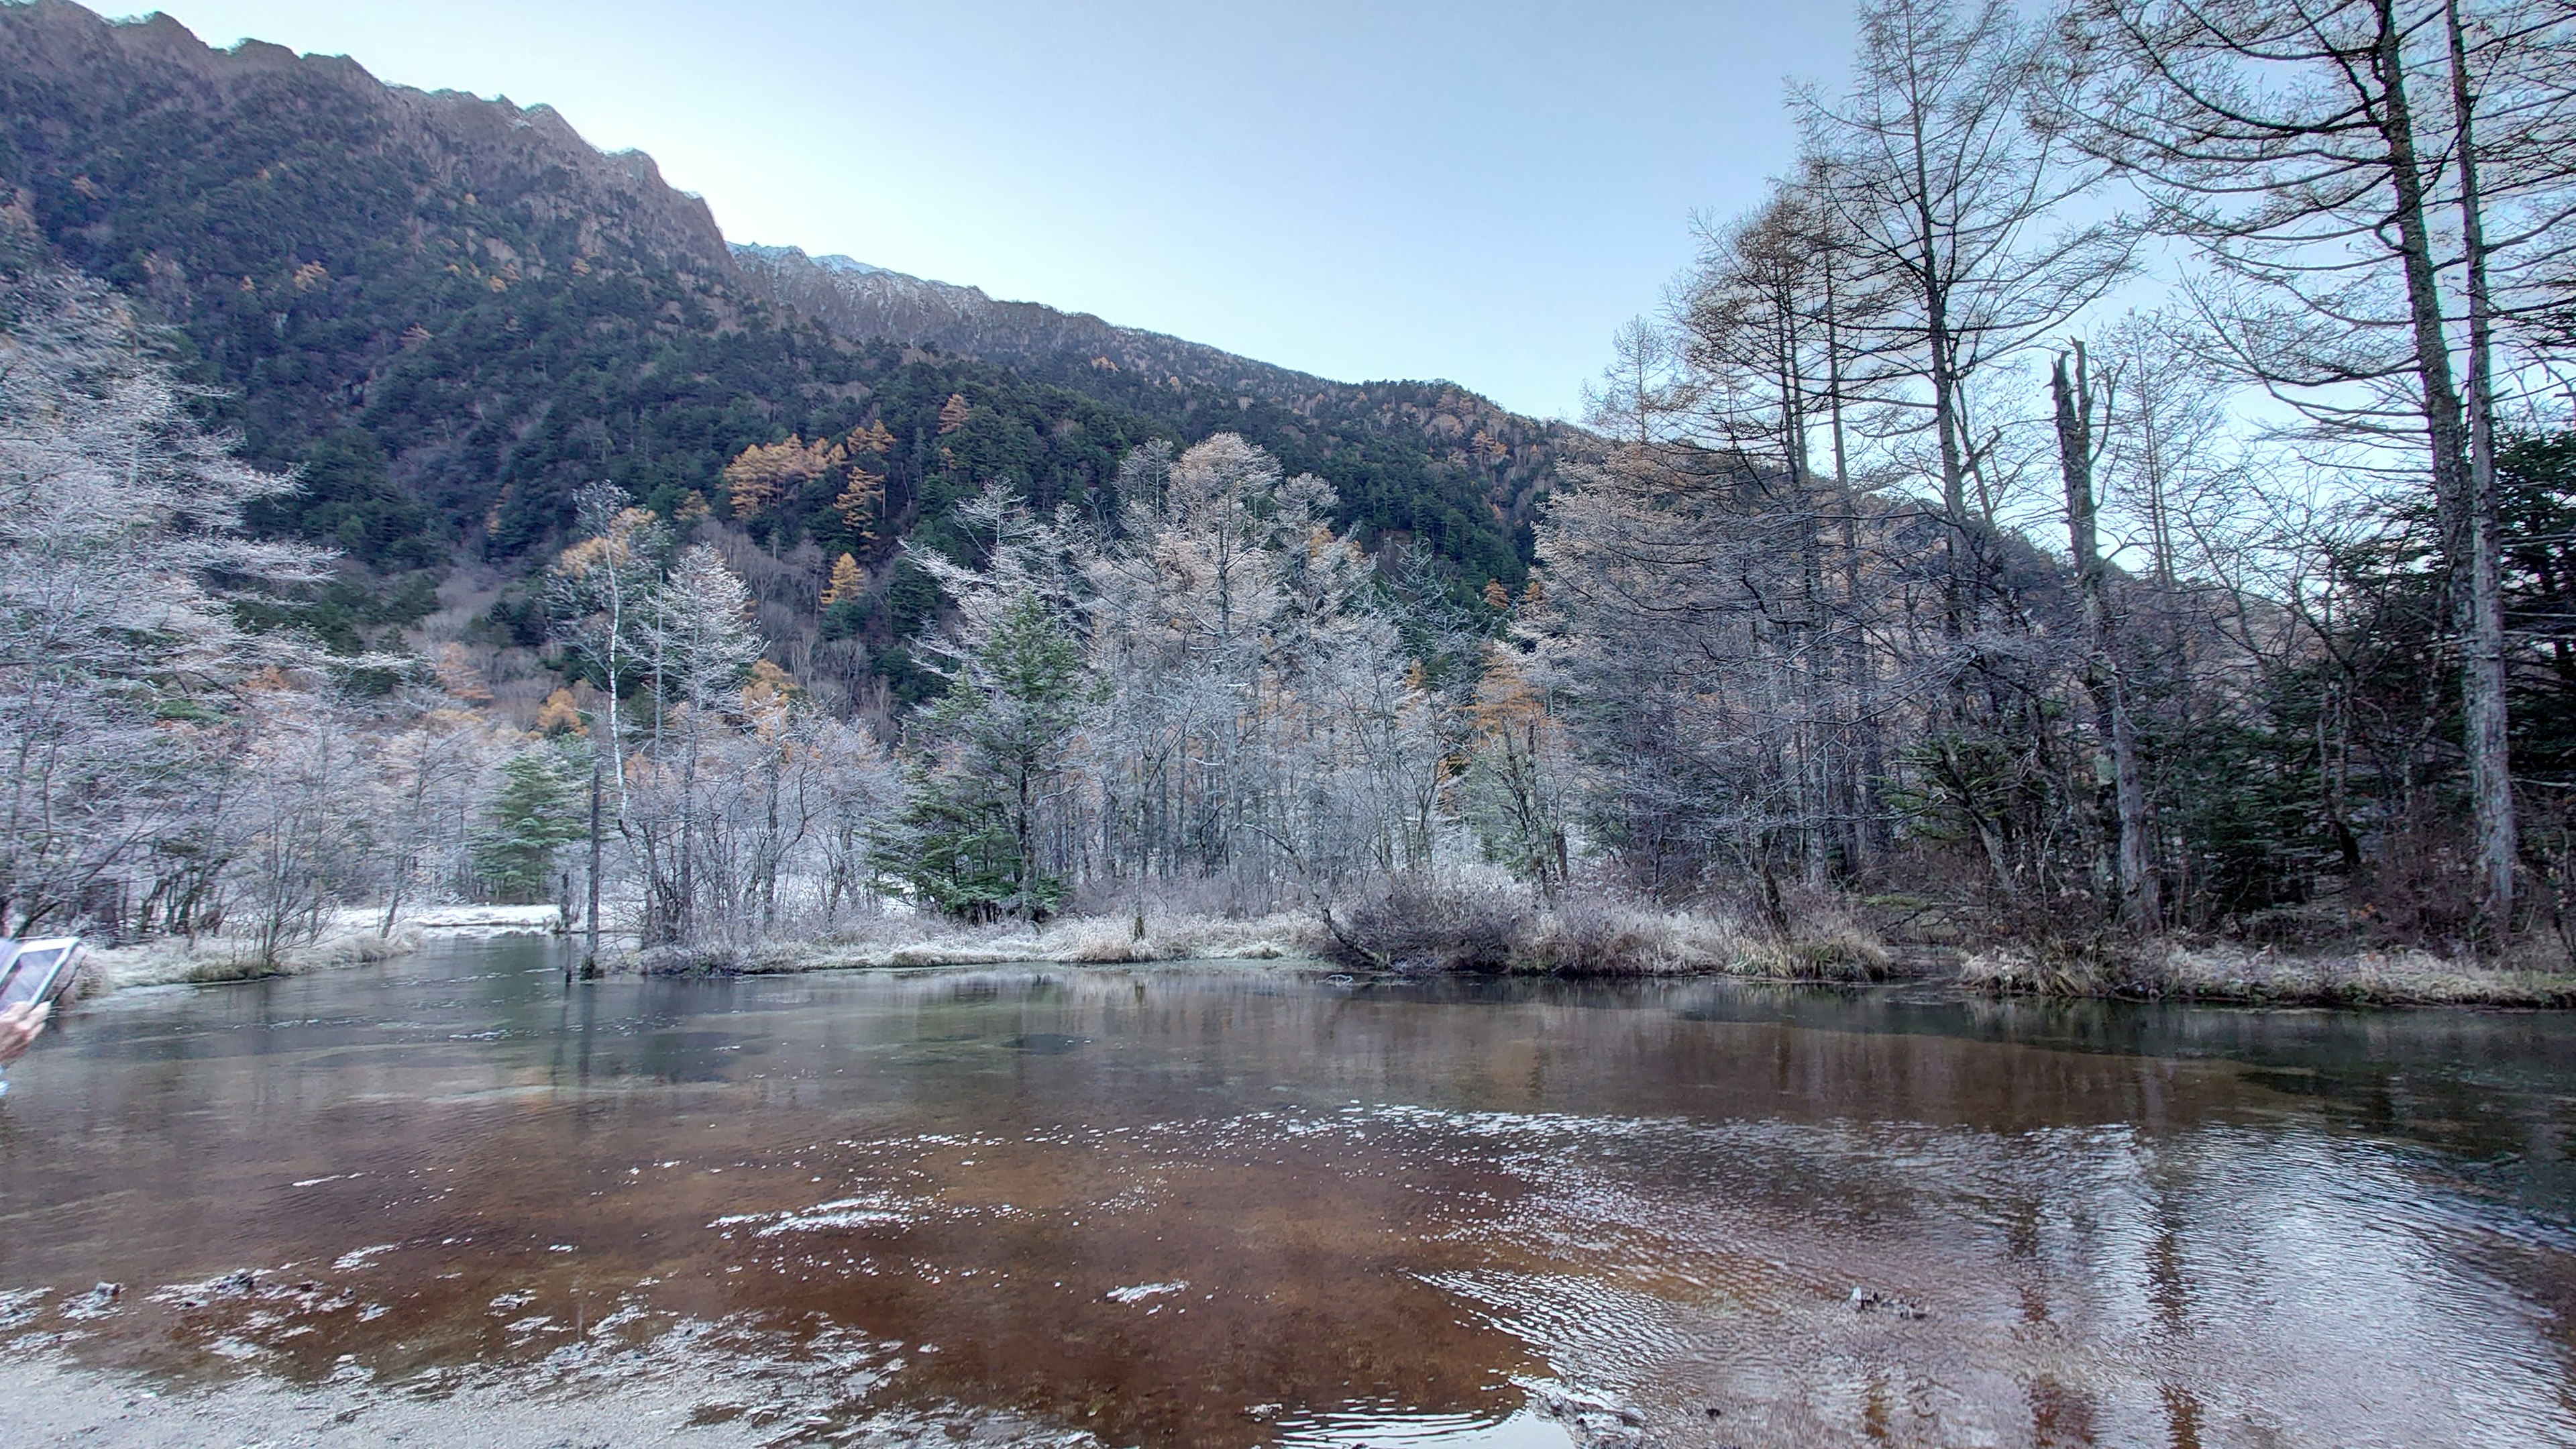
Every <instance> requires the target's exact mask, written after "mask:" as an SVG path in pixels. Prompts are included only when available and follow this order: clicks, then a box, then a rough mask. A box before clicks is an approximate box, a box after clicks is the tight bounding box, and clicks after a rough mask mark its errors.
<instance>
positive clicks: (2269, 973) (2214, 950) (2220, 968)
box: [1958, 942, 2576, 1007]
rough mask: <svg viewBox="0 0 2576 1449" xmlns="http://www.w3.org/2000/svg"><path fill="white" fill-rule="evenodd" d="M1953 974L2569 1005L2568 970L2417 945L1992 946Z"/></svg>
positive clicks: (2369, 999) (2107, 985)
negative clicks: (2300, 948) (2287, 948)
mask: <svg viewBox="0 0 2576 1449" xmlns="http://www.w3.org/2000/svg"><path fill="white" fill-rule="evenodd" d="M1958 980H1959V984H1960V985H1962V986H1964V987H1967V988H1970V989H1972V990H1977V991H1983V992H1986V993H1988V994H1990V995H1996V996H2055V997H2097V998H2108V999H2116V1000H2127V1001H2186V1002H2205V1003H2213V1004H2237V1005H2247V1006H2347V1007H2379V1006H2510V1007H2569V1006H2576V975H2571V974H2569V973H2567V972H2566V971H2563V970H2553V969H2548V968H2547V967H2546V966H2540V965H2535V964H2532V963H2531V962H2530V961H2529V960H2528V959H2523V960H2516V959H2513V958H2508V959H2506V960H2503V961H2500V962H2484V961H2478V960H2474V959H2467V960H2464V959H2459V958H2454V957H2445V956H2438V955H2435V954H2433V953H2432V952H2429V951H2422V950H2392V951H2369V950H2354V951H2340V952H2338V951H2316V952H2283V951H2278V950H2274V949H2271V948H2268V947H2266V948H2251V947H2246V946H2239V945H2228V944H2219V945H2201V946H2195V945H2190V944H2186V943H2182V942H2154V943H2142V944H2139V945H2135V946H2123V947H2118V948H2110V949H2105V948H2100V947H2093V948H2084V949H2071V948H2065V947H2058V948H2048V947H2029V946H1995V947H1989V948H1987V949H1985V950H1981V951H1977V952H1974V953H1972V954H1970V955H1969V956H1968V958H1967V960H1966V961H1965V962H1964V963H1962V964H1961V966H1960V968H1959V977H1958Z"/></svg>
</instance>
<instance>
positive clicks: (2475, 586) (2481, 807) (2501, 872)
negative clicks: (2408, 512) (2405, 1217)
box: [2443, 0, 2521, 939]
mask: <svg viewBox="0 0 2576 1449" xmlns="http://www.w3.org/2000/svg"><path fill="white" fill-rule="evenodd" d="M2443 20H2444V23H2445V26H2446V28H2447V29H2448V31H2449V33H2450V43H2451V99H2452V106H2453V111H2454V114H2455V115H2456V117H2457V125H2458V127H2459V136H2458V147H2459V168H2460V237H2461V245H2462V251H2463V252H2464V254H2465V260H2466V262H2467V264H2468V281H2469V388H2468V393H2469V398H2468V403H2469V470H2468V472H2469V476H2468V484H2469V486H2468V496H2467V497H2466V498H2465V499H2463V500H2462V501H2463V503H2464V504H2465V505H2466V508H2465V510H2464V511H2465V512H2466V514H2467V519H2466V522H2467V525H2468V527H2467V529H2466V534H2467V537H2466V540H2465V541H2466V543H2467V547H2468V564H2469V587H2468V592H2467V594H2466V595H2465V597H2464V598H2463V599H2462V601H2461V602H2462V604H2463V606H2464V612H2465V614H2466V616H2467V617H2466V618H2465V619H2464V620H2463V624H2464V627H2463V628H2462V629H2461V631H2460V632H2461V634H2462V636H2463V639H2464V642H2465V644H2466V651H2465V656H2464V658H2463V659H2462V660H2461V677H2460V694H2461V699H2460V703H2461V706H2462V714H2463V716H2464V719H2463V723H2464V725H2465V730H2466V734H2467V739H2466V741H2465V743H2466V745H2467V748H2468V756H2469V794H2470V798H2471V801H2472V804H2473V807H2474V812H2475V819H2476V830H2477V861H2478V914H2479V917H2480V919H2481V920H2483V921H2484V922H2485V925H2486V929H2487V932H2488V935H2489V936H2490V937H2491V938H2497V939H2500V938H2502V937H2503V936H2504V935H2505V934H2506V933H2507V932H2509V931H2511V930H2512V929H2513V895H2514V863H2515V859H2516V857H2517V856H2518V855H2519V854H2520V851H2521V830H2520V824H2519V822H2518V821H2517V820H2516V819H2515V818H2514V800H2513V776H2512V768H2511V767H2512V758H2511V753H2510V747H2509V744H2508V735H2507V732H2506V726H2507V720H2506V717H2505V710H2506V704H2505V666H2504V591H2503V579H2502V561H2501V560H2500V559H2499V557H2498V548H2499V542H2498V538H2497V534H2498V531H2499V527H2500V524H2501V522H2502V520H2501V518H2500V517H2499V516H2498V507H2497V500H2496V480H2495V387H2494V382H2493V379H2492V377H2491V376H2490V369H2491V367H2492V365H2493V352H2492V338H2491V336H2490V334H2491V332H2492V330H2493V327H2494V315H2495V313H2494V307H2493V303H2492V301H2491V299H2490V298H2489V296H2488V294H2487V245H2486V222H2485V218H2484V216H2483V215H2481V210H2480V207H2481V203H2480V200H2479V194H2478V154H2477V145H2476V138H2475V135H2474V127H2473V125H2472V122H2473V119H2474V116H2475V112H2476V97H2474V96H2473V95H2471V94H2470V91H2469V62H2468V50H2467V43H2466V40H2465V38H2464V37H2463V35H2462V33H2461V27H2460V7H2459V0H2449V3H2447V4H2446V5H2445V6H2444V7H2443Z"/></svg>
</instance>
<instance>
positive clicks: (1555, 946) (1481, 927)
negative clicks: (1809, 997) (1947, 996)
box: [1328, 873, 1895, 981]
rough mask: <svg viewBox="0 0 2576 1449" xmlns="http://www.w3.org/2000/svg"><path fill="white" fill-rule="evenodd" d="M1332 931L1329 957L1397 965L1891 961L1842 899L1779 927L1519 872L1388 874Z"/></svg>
mask: <svg viewBox="0 0 2576 1449" xmlns="http://www.w3.org/2000/svg"><path fill="white" fill-rule="evenodd" d="M1332 935H1333V940H1332V941H1331V942H1330V944H1329V947H1328V952H1329V954H1331V955H1332V956H1333V957H1334V959H1336V960H1339V961H1342V962H1344V963H1345V964H1349V965H1354V966H1373V967H1379V968H1382V969H1393V970H1402V971H1462V970H1463V971H1509V972H1521V973H1530V974H1544V975H1552V976H1680V975H1707V974H1723V975H1730V976H1745V977H1755V978H1760V979H1764V980H1778V981H1872V980H1879V979H1883V978H1884V977H1886V976H1887V975H1888V974H1889V972H1890V970H1891V969H1892V967H1893V965H1894V961H1895V957H1894V954H1893V953H1892V952H1890V951H1889V950H1888V947H1887V943H1886V942H1885V941H1883V940H1881V939H1879V937H1878V934H1877V933H1876V932H1874V931H1872V930H1871V929H1870V928H1869V927H1868V926H1867V925H1865V924H1864V923H1862V922H1861V921H1860V920H1859V919H1858V918H1857V917H1855V916H1852V915H1850V914H1848V913H1846V912H1842V911H1839V910H1833V909H1820V910H1814V911H1808V912H1804V913H1802V914H1801V915H1800V917H1799V918H1798V919H1797V920H1796V921H1795V922H1793V924H1792V925H1791V927H1790V929H1789V931H1788V932H1787V933H1786V934H1777V933H1773V932H1770V931H1767V930H1762V929H1759V928H1757V927H1753V926H1750V925H1748V924H1746V923H1745V922H1743V921H1741V920H1739V919H1736V918H1734V917H1731V916H1720V915H1713V914H1706V913H1701V912H1694V911H1676V910H1667V909H1664V908H1661V907H1658V906H1652V905H1643V904H1638V903H1635V902H1631V901H1624V900H1619V899H1616V898H1614V897H1610V896H1606V895H1602V894H1598V893H1590V892H1584V893H1575V894H1569V895H1568V896H1566V897H1565V898H1564V899H1562V900H1560V901H1558V902H1557V903H1556V904H1555V905H1553V906H1550V905H1548V904H1546V903H1545V902H1543V901H1541V900H1540V899H1539V898H1538V897H1537V895H1536V894H1535V893H1533V892H1531V891H1530V890H1529V889H1528V888H1527V887H1524V886H1521V885H1518V884H1517V883H1514V882H1511V881H1508V880H1503V879H1498V878H1495V877H1491V876H1480V875H1474V874H1465V873H1461V874H1456V875H1450V874H1422V875H1414V876H1403V877H1397V878H1395V879H1394V880H1391V881H1388V882H1386V883H1385V884H1384V885H1383V886H1382V887H1380V888H1379V889H1378V890H1375V891H1371V892H1368V893H1365V894H1363V895H1361V896H1360V897H1359V898H1358V899H1357V900H1354V901H1351V902H1349V903H1347V904H1345V905H1344V906H1342V907H1339V908H1337V909H1336V912H1335V915H1334V929H1333V932H1332Z"/></svg>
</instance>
